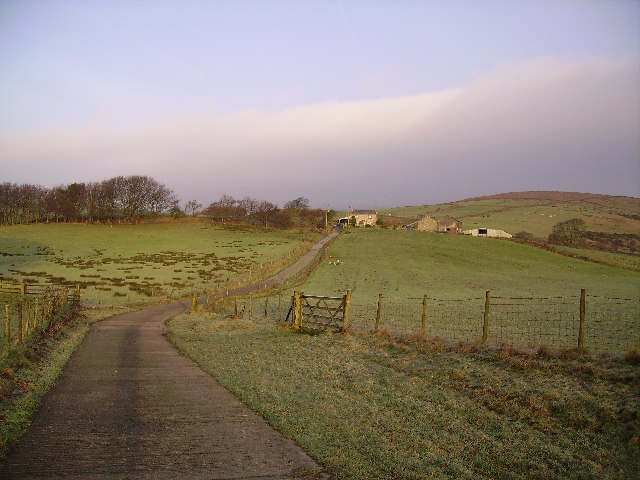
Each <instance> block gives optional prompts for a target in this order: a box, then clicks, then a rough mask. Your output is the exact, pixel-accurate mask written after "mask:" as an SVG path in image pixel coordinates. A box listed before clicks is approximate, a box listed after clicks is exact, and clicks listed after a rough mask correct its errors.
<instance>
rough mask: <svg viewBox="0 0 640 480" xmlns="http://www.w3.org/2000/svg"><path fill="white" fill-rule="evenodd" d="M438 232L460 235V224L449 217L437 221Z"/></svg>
mask: <svg viewBox="0 0 640 480" xmlns="http://www.w3.org/2000/svg"><path fill="white" fill-rule="evenodd" d="M438 231H439V232H442V233H462V222H461V221H459V220H456V219H455V218H451V217H442V218H441V219H440V220H438Z"/></svg>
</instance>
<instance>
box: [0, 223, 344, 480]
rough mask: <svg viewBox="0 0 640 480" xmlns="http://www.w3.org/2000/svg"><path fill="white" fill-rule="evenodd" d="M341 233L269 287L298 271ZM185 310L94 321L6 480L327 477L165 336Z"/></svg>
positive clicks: (172, 307) (12, 458)
mask: <svg viewBox="0 0 640 480" xmlns="http://www.w3.org/2000/svg"><path fill="white" fill-rule="evenodd" d="M335 235H336V234H335V233H334V234H332V235H330V236H328V237H326V238H324V239H323V240H321V241H320V242H318V243H317V244H316V245H315V246H314V247H312V249H311V250H310V251H309V252H307V254H305V255H304V256H303V257H302V258H300V259H299V260H298V261H297V262H296V263H295V264H293V265H291V266H290V267H288V268H287V269H285V270H283V271H282V272H280V273H279V274H277V275H275V276H273V277H271V278H269V279H267V280H266V283H267V286H273V285H275V284H276V283H280V282H282V281H284V280H286V279H288V278H291V277H293V276H294V275H296V274H298V273H299V272H300V271H302V270H303V269H304V268H305V267H307V266H308V265H309V264H310V262H311V261H312V260H313V259H314V258H315V256H316V255H317V254H318V252H319V251H320V250H321V249H322V248H323V247H324V246H325V245H326V243H327V242H328V241H329V240H331V238H333V237H334V236H335ZM264 286H265V282H261V283H259V284H255V285H252V286H249V287H244V288H240V289H237V290H234V291H231V292H229V293H230V294H245V293H251V292H255V291H258V290H260V289H263V288H264ZM185 309H186V304H185V303H173V304H167V305H158V306H154V307H151V308H148V309H145V310H141V311H138V312H132V313H125V314H122V315H118V316H115V317H112V318H110V319H107V320H104V321H101V322H98V323H96V324H94V325H93V326H92V328H91V331H90V332H89V333H88V334H87V336H86V337H85V339H84V341H83V342H82V344H81V345H80V347H79V348H78V350H77V351H76V352H75V353H74V355H73V356H72V358H71V360H70V361H69V363H68V365H67V366H66V368H65V370H64V372H63V374H62V375H61V377H60V379H59V381H58V383H57V384H56V386H55V387H54V388H53V389H52V390H51V392H50V393H49V394H48V395H47V396H46V397H45V398H44V400H43V402H42V405H41V407H40V408H39V409H38V412H37V413H36V415H35V417H34V419H33V422H32V424H31V427H30V428H29V430H28V431H27V433H26V434H25V435H24V436H23V437H22V438H21V439H20V440H19V442H18V443H17V444H16V445H15V446H14V447H13V448H12V449H11V450H10V452H9V454H8V456H7V459H6V460H5V461H4V463H3V464H2V466H1V467H0V478H3V479H42V478H67V479H88V480H91V479H170V478H189V479H212V480H213V479H242V480H250V479H255V480H257V479H266V478H268V479H294V478H296V479H309V480H310V479H321V478H322V479H324V478H328V476H327V475H326V474H324V473H322V468H321V467H320V466H318V465H317V464H316V463H315V462H314V461H313V460H312V459H311V458H310V457H309V456H308V455H306V454H305V453H304V452H303V451H302V450H301V449H300V448H299V447H298V446H297V445H296V444H295V443H294V442H292V441H291V440H289V439H287V438H285V437H283V436H282V435H281V434H280V433H278V432H277V431H275V430H274V429H273V428H272V427H271V426H270V425H269V424H267V422H266V421H265V420H264V419H263V418H262V417H260V416H259V415H257V414H256V413H254V412H253V411H252V410H250V409H249V408H248V407H246V406H245V405H244V404H242V403H241V402H240V401H239V400H238V399H236V398H235V397H234V396H233V395H232V394H231V393H229V392H228V391H227V390H226V389H224V388H223V387H221V386H220V385H219V384H218V383H217V382H216V381H215V380H213V378H212V377H211V376H210V375H208V374H207V373H205V372H203V371H202V370H201V369H200V368H199V367H198V366H197V365H196V364H195V363H194V362H193V361H191V360H190V359H188V358H185V357H183V356H181V355H180V354H179V353H178V351H177V349H176V348H175V347H174V346H173V344H171V343H170V342H169V341H168V340H167V339H166V337H165V335H164V333H165V331H164V326H163V325H164V322H165V321H166V320H167V319H169V318H171V317H173V316H175V315H177V314H179V313H181V312H183V311H185Z"/></svg>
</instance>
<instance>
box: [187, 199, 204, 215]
mask: <svg viewBox="0 0 640 480" xmlns="http://www.w3.org/2000/svg"><path fill="white" fill-rule="evenodd" d="M201 208H202V204H201V203H200V202H198V201H197V200H189V201H188V202H187V203H186V204H185V206H184V209H185V210H186V211H187V213H189V212H191V215H195V214H196V212H197V211H198V210H200V209H201Z"/></svg>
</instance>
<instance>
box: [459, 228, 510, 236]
mask: <svg viewBox="0 0 640 480" xmlns="http://www.w3.org/2000/svg"><path fill="white" fill-rule="evenodd" d="M462 233H464V234H465V235H471V236H473V237H487V238H511V237H513V235H511V234H510V233H507V232H505V231H504V230H496V229H494V228H473V229H471V230H465V231H464V232H462Z"/></svg>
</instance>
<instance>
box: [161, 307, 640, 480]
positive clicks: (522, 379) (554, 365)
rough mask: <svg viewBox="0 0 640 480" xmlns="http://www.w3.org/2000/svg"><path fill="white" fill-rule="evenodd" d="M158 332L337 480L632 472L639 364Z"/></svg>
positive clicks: (211, 329) (360, 339) (352, 339)
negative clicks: (170, 340)
mask: <svg viewBox="0 0 640 480" xmlns="http://www.w3.org/2000/svg"><path fill="white" fill-rule="evenodd" d="M168 330H169V332H170V338H171V339H172V340H173V341H174V342H175V343H176V344H177V346H178V347H179V348H180V349H181V350H182V351H183V352H185V353H186V354H187V355H189V356H191V357H192V358H193V359H194V360H195V361H196V362H198V363H199V364H200V365H201V366H202V368H203V369H205V370H206V371H208V372H210V373H211V374H212V375H213V376H214V377H215V378H216V379H218V380H219V381H220V382H221V383H222V384H223V385H225V386H226V387H227V388H229V389H230V390H231V391H233V392H234V393H235V394H236V395H238V396H239V398H241V399H242V400H243V401H244V402H245V403H247V404H248V405H249V406H251V407H252V408H253V409H254V410H256V411H257V412H259V413H260V414H261V415H263V416H264V417H265V418H266V419H267V420H268V421H269V422H270V423H271V424H272V425H274V426H275V427H276V428H278V429H279V430H280V431H282V432H283V433H284V434H285V435H287V436H290V437H291V438H293V439H294V440H295V441H297V442H298V443H299V444H300V445H301V446H302V447H303V448H304V449H305V450H306V451H307V452H309V453H310V454H311V455H312V456H313V457H315V458H316V459H317V460H318V461H320V462H321V463H323V464H324V465H325V466H326V467H327V468H328V470H329V471H330V472H331V473H332V474H334V475H335V477H336V478H340V479H345V480H356V479H370V478H377V479H422V478H425V479H426V478H469V479H471V478H473V479H489V478H500V479H522V478H527V479H548V478H563V479H601V478H617V479H631V478H638V476H639V475H640V449H639V442H640V421H639V419H638V403H637V399H638V398H640V382H639V380H640V366H639V365H638V363H637V360H638V358H637V355H636V354H630V355H628V356H627V358H626V359H624V358H622V357H620V358H615V357H611V356H609V357H604V356H599V357H596V356H590V355H588V354H586V353H585V352H580V351H564V352H561V354H558V355H553V354H552V352H550V351H549V350H547V349H544V348H542V349H540V350H539V351H537V352H533V353H523V352H520V351H517V350H512V349H504V348H503V349H477V348H476V347H469V348H467V349H466V350H465V347H460V348H454V349H447V348H445V347H444V346H443V345H442V344H441V343H439V342H437V341H428V340H425V339H424V338H421V337H416V338H414V339H411V340H406V341H399V340H397V339H392V338H389V337H385V336H364V335H363V336H357V335H330V334H323V335H306V334H297V333H294V332H292V331H289V330H286V329H280V328H276V327H274V326H273V324H271V323H270V322H251V321H247V320H238V319H226V318H217V317H215V316H214V315H213V314H209V313H206V312H199V313H197V314H184V315H181V316H178V317H176V318H174V319H173V320H171V321H170V322H169V323H168ZM634 362H635V363H634Z"/></svg>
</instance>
